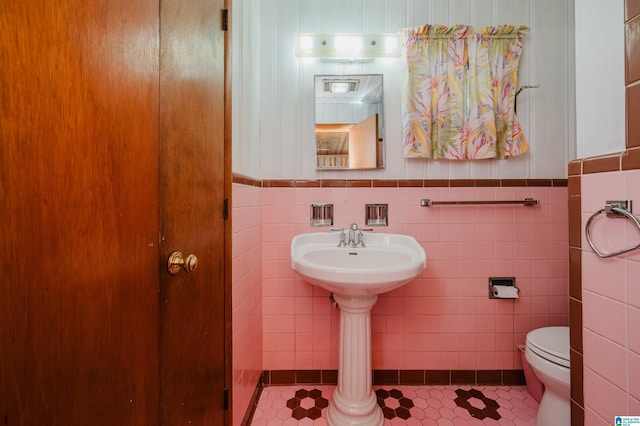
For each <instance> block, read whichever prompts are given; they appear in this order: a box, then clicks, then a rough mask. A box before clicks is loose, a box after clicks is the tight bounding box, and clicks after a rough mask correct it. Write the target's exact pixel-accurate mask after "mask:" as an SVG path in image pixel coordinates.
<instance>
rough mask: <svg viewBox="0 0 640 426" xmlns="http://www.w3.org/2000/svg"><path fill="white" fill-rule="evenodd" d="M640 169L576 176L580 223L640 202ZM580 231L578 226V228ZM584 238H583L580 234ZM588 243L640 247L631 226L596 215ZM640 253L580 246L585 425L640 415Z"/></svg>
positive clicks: (600, 245)
mask: <svg viewBox="0 0 640 426" xmlns="http://www.w3.org/2000/svg"><path fill="white" fill-rule="evenodd" d="M638 182H640V170H631V171H617V172H607V173H599V174H586V175H583V176H582V186H583V191H582V223H583V224H584V223H586V221H587V220H588V219H589V217H590V216H591V215H592V214H593V213H594V212H595V211H597V210H599V209H601V208H603V207H604V203H605V201H606V200H610V199H612V198H613V199H625V200H626V199H630V200H633V201H634V203H637V202H639V201H640V186H639V185H638ZM583 226H584V225H583ZM583 235H584V233H583ZM591 235H592V237H593V241H594V242H595V243H597V246H598V247H599V248H600V249H602V250H604V251H614V250H618V249H621V248H623V247H627V246H630V245H635V244H638V242H640V235H639V233H638V231H637V230H636V229H635V225H634V224H633V223H632V222H631V221H629V220H625V219H610V218H606V217H605V216H604V215H600V216H599V217H598V219H597V220H595V221H594V222H593V229H592V234H591ZM638 277H640V252H639V251H635V252H632V253H629V254H627V255H621V256H616V257H613V258H610V259H601V258H599V257H598V256H596V255H595V253H593V251H592V250H591V248H590V247H589V245H588V244H587V242H586V240H585V239H584V237H583V241H582V304H583V307H582V313H583V336H582V339H583V344H584V361H583V362H584V401H585V423H586V424H588V425H600V424H602V425H605V424H611V421H612V420H611V419H613V418H614V417H615V416H619V415H635V414H637V413H640V383H638V378H640V327H638V324H640V285H639V284H640V283H639V282H638Z"/></svg>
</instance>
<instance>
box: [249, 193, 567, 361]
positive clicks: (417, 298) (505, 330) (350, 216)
mask: <svg viewBox="0 0 640 426" xmlns="http://www.w3.org/2000/svg"><path fill="white" fill-rule="evenodd" d="M532 194H535V196H536V197H538V198H539V199H540V200H541V202H542V206H547V205H549V204H550V203H552V202H553V203H554V205H555V208H560V209H563V208H564V209H566V204H567V197H566V194H567V193H566V188H539V189H538V188H265V189H263V194H262V211H261V215H262V216H261V217H262V223H261V230H260V237H261V244H262V248H263V249H262V258H261V260H262V281H263V283H262V286H263V290H264V296H263V300H262V302H263V309H264V312H263V316H264V318H263V329H264V331H263V333H265V336H266V335H267V334H268V335H269V336H274V335H276V334H278V333H284V334H287V335H288V334H293V335H294V336H298V335H299V334H300V336H301V337H300V339H297V337H294V342H296V343H295V344H294V347H293V350H292V351H290V350H289V349H288V348H286V349H283V350H282V355H283V358H282V359H281V358H278V357H277V353H278V352H277V348H276V347H275V346H277V345H271V346H266V345H265V353H264V356H263V362H264V365H263V368H264V369H266V370H270V369H277V368H278V366H282V365H284V364H285V362H284V361H283V359H284V360H287V361H289V362H290V363H291V365H294V364H295V368H301V369H313V368H320V367H318V366H319V365H335V364H337V352H336V350H337V335H338V313H339V311H335V310H333V309H332V308H331V306H330V304H329V302H328V293H327V292H325V291H324V290H321V289H317V288H314V287H313V286H310V285H308V284H306V283H304V281H302V280H301V279H300V277H298V276H296V275H295V274H294V273H292V271H291V270H290V266H289V259H288V256H289V251H288V250H287V248H288V245H289V243H290V239H291V238H292V237H293V236H294V235H295V234H296V233H300V232H327V230H326V228H312V227H310V226H309V225H308V216H309V204H311V203H313V202H332V203H333V204H334V210H335V223H336V225H348V224H349V223H351V222H356V223H359V224H361V223H362V222H363V217H362V216H363V210H364V204H366V203H372V202H384V203H388V204H389V218H390V221H391V226H389V227H387V228H376V229H375V231H374V232H401V233H407V234H409V235H412V236H414V237H415V238H416V239H418V241H419V242H421V243H422V244H423V246H424V247H425V250H426V251H427V270H426V271H425V272H424V273H423V274H422V276H421V278H419V279H416V280H415V281H414V282H412V283H410V284H408V285H407V286H405V287H403V288H401V289H398V290H395V291H394V292H391V293H389V294H387V295H382V296H381V297H380V298H379V299H378V302H377V304H376V305H375V306H374V309H373V311H372V320H371V323H372V330H373V334H372V346H373V353H374V364H375V365H374V368H382V369H431V368H436V369H438V368H449V369H460V368H469V369H494V368H514V365H516V364H514V359H515V357H516V355H518V356H519V353H517V352H516V349H515V346H514V345H515V339H516V337H515V336H516V335H518V336H520V335H521V334H522V333H524V332H526V331H529V330H530V327H532V326H533V324H534V323H536V324H539V323H544V324H548V323H549V322H550V316H551V306H554V309H553V311H554V313H555V314H557V315H559V316H567V313H566V310H564V309H563V308H561V307H560V306H561V305H562V302H561V301H562V298H563V297H564V298H568V296H567V294H568V291H567V290H566V288H568V267H561V265H560V262H564V263H568V260H567V255H566V253H564V252H563V251H562V250H561V248H560V247H561V246H562V245H563V244H564V246H565V247H566V246H567V240H568V236H567V235H566V234H568V231H567V229H568V228H567V220H566V217H564V216H565V215H560V216H563V217H562V218H557V217H556V215H551V214H550V209H543V208H539V207H542V206H538V207H533V208H523V207H521V206H515V207H514V206H499V207H495V206H480V207H475V206H469V207H466V206H464V207H460V206H458V207H448V206H447V207H445V206H440V207H431V208H426V207H420V206H419V205H418V201H419V200H420V199H421V198H432V199H437V200H461V199H511V198H514V197H518V198H520V197H523V198H524V197H525V196H532ZM247 216H248V215H247ZM246 220H247V221H248V222H249V223H250V222H251V218H250V217H247V218H246ZM292 225H293V226H292ZM551 234H553V238H552V237H551ZM550 253H553V257H552V259H555V260H556V261H557V262H559V264H558V265H555V266H553V267H552V266H551V259H550ZM489 276H516V279H517V280H518V281H517V282H518V285H519V287H520V288H521V295H522V297H523V298H522V303H519V304H518V305H517V306H518V307H517V308H516V307H515V306H516V305H515V304H514V302H513V301H504V300H490V299H488V284H487V278H488V277H489ZM551 280H555V284H554V288H555V287H557V289H556V290H554V296H555V299H554V302H553V303H552V302H551V298H550V293H551V292H550V290H549V288H550V286H551V284H550V282H551ZM303 283H304V284H305V285H301V284H303ZM562 287H565V289H563V288H562ZM292 289H293V290H292ZM534 289H535V290H534ZM534 294H535V295H536V297H538V298H539V300H537V302H536V305H535V306H536V310H535V315H534V310H533V309H532V306H533V305H532V295H534ZM310 300H311V301H310ZM517 302H520V301H517ZM516 312H517V314H518V315H514V314H515V313H516ZM516 318H517V319H516ZM310 333H311V334H313V335H316V336H319V337H316V339H313V338H312V347H311V349H310V350H309V349H307V350H305V349H304V347H305V345H307V344H308V338H309V337H308V334H310ZM496 333H499V334H500V336H501V337H500V339H499V341H496ZM327 339H328V340H329V341H330V342H331V343H330V345H331V346H332V349H330V350H328V351H327V350H326V349H323V348H326V340H327ZM277 341H278V340H276V342H277ZM285 341H286V342H288V340H286V339H285ZM266 349H269V350H268V351H267V350H266ZM298 353H300V355H299V356H298ZM309 353H310V354H311V355H310V356H309ZM320 353H322V356H320V355H318V354H320ZM327 359H329V360H330V361H326V360H327ZM291 365H289V367H287V368H292V366H291Z"/></svg>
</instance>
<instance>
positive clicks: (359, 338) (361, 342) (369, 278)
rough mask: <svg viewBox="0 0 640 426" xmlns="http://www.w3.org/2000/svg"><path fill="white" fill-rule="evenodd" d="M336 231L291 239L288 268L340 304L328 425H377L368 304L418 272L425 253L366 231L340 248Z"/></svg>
mask: <svg viewBox="0 0 640 426" xmlns="http://www.w3.org/2000/svg"><path fill="white" fill-rule="evenodd" d="M339 241H340V240H339V237H338V235H337V234H335V233H307V234H300V235H297V236H296V237H294V238H293V240H292V241H291V268H292V269H293V270H295V271H296V272H298V273H299V274H300V275H301V276H302V277H303V278H304V279H305V280H306V281H308V282H310V283H311V284H314V285H317V286H319V287H322V288H324V289H326V290H328V291H331V292H333V295H334V298H335V300H336V302H337V303H338V305H339V306H340V347H339V368H338V387H337V388H336V390H335V392H334V393H333V401H332V402H331V404H330V405H329V411H328V414H327V423H328V424H329V425H331V426H343V425H350V426H351V425H363V426H365V425H366V426H381V425H382V423H383V415H382V410H381V409H380V407H379V406H378V404H377V398H376V395H375V393H374V392H373V389H372V386H371V308H372V307H373V305H374V304H375V303H376V300H377V299H378V294H381V293H384V292H387V291H390V290H393V289H395V288H398V287H400V286H402V285H404V284H406V283H407V282H409V281H411V280H412V279H413V278H415V277H416V276H418V275H419V274H420V273H421V272H422V271H423V270H424V268H425V267H426V263H427V257H426V254H425V252H424V249H423V248H422V246H421V245H420V244H419V243H418V242H417V241H416V240H415V238H413V237H410V236H407V235H401V234H384V233H366V234H365V236H364V243H365V247H338V242H339Z"/></svg>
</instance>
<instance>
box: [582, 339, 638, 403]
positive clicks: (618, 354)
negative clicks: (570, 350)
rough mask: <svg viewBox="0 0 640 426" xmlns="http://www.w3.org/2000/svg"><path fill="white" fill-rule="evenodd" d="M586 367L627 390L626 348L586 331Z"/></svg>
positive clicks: (584, 340)
mask: <svg viewBox="0 0 640 426" xmlns="http://www.w3.org/2000/svg"><path fill="white" fill-rule="evenodd" d="M583 342H584V343H583V344H584V347H586V348H587V349H586V350H585V351H584V366H585V368H589V369H591V370H592V371H593V372H594V373H596V374H599V375H600V376H602V377H606V378H607V381H609V382H611V383H612V384H614V385H616V386H617V387H619V388H621V389H625V390H626V388H627V350H626V348H625V347H624V346H622V345H618V344H615V343H613V342H611V341H610V340H608V339H606V338H604V337H602V336H600V335H597V334H595V333H593V332H592V331H590V330H584V333H583Z"/></svg>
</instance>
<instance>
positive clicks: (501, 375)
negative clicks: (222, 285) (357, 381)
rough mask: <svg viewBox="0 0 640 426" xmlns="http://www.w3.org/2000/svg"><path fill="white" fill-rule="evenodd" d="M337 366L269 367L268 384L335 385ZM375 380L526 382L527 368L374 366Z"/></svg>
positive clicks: (398, 382)
mask: <svg viewBox="0 0 640 426" xmlns="http://www.w3.org/2000/svg"><path fill="white" fill-rule="evenodd" d="M337 382H338V371H337V370H265V371H263V372H262V384H263V385H264V386H289V385H297V384H314V385H335V384H337ZM373 384H374V385H376V386H380V385H412V386H422V385H433V386H435V385H440V386H445V385H496V386H524V385H525V380H524V371H523V370H373Z"/></svg>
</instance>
